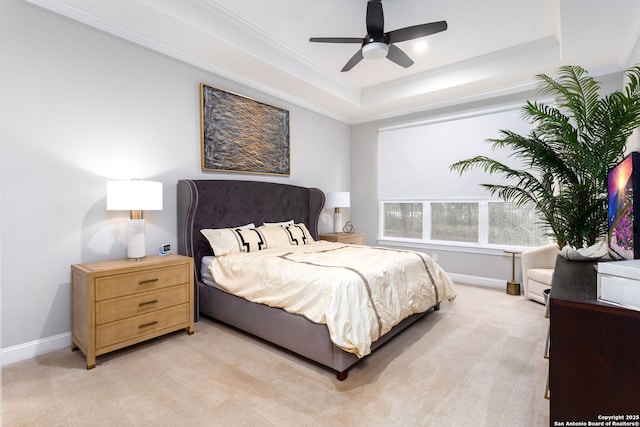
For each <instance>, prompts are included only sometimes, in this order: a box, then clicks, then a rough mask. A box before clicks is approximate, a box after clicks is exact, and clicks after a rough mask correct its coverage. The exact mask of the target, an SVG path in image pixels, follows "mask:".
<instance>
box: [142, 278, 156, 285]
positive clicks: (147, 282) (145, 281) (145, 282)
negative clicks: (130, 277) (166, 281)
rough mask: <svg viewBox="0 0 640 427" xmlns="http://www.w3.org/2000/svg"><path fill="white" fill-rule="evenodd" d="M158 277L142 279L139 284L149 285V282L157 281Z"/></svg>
mask: <svg viewBox="0 0 640 427" xmlns="http://www.w3.org/2000/svg"><path fill="white" fill-rule="evenodd" d="M157 281H158V279H149V280H141V281H140V282H138V285H148V284H149V283H154V282H157Z"/></svg>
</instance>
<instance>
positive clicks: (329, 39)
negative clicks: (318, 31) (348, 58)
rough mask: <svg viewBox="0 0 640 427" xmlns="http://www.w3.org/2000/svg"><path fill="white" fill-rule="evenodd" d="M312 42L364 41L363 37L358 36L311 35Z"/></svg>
mask: <svg viewBox="0 0 640 427" xmlns="http://www.w3.org/2000/svg"><path fill="white" fill-rule="evenodd" d="M309 41H310V42H317V43H362V38H356V37H311V38H310V39H309Z"/></svg>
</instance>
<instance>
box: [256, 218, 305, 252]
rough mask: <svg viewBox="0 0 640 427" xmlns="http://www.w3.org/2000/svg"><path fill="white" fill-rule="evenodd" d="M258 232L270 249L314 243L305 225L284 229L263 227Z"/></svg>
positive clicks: (300, 224) (292, 225) (295, 225)
mask: <svg viewBox="0 0 640 427" xmlns="http://www.w3.org/2000/svg"><path fill="white" fill-rule="evenodd" d="M257 230H259V231H260V233H261V234H262V235H263V236H264V238H265V240H266V242H267V247H268V248H284V247H287V246H296V245H306V244H308V243H311V242H313V241H314V240H313V237H312V236H311V233H309V230H308V229H307V227H306V226H305V225H304V224H303V223H299V224H291V225H287V226H283V227H273V226H262V227H258V228H257Z"/></svg>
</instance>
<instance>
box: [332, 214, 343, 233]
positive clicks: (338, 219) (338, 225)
mask: <svg viewBox="0 0 640 427" xmlns="http://www.w3.org/2000/svg"><path fill="white" fill-rule="evenodd" d="M333 232H334V233H340V232H342V212H338V211H337V209H336V212H334V213H333Z"/></svg>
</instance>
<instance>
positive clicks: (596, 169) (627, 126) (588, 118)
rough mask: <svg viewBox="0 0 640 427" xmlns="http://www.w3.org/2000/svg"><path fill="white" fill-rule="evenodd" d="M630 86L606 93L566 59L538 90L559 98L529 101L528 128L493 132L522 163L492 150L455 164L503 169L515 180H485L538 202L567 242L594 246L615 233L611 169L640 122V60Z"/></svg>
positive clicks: (509, 194)
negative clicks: (510, 162)
mask: <svg viewBox="0 0 640 427" xmlns="http://www.w3.org/2000/svg"><path fill="white" fill-rule="evenodd" d="M625 75H626V84H625V87H624V90H622V91H615V92H613V93H611V94H609V95H606V96H601V95H600V84H599V83H598V82H597V81H596V80H595V79H593V78H592V77H590V76H589V75H588V73H587V72H586V71H585V70H584V69H583V68H581V67H578V66H564V67H561V68H560V69H559V71H558V75H557V77H556V78H552V77H550V76H548V75H546V74H539V75H537V76H536V79H537V80H538V92H539V94H540V95H541V96H543V97H553V98H554V101H555V102H554V104H553V105H547V104H545V103H542V102H537V101H536V102H531V101H528V102H527V103H526V105H525V106H524V107H523V117H524V118H525V119H528V120H529V121H530V122H531V123H533V124H534V128H533V130H531V131H530V133H529V134H528V135H519V134H517V133H515V132H511V131H508V130H501V131H500V134H501V137H500V138H497V139H489V140H487V142H489V143H491V144H492V145H493V147H494V148H498V147H499V148H505V147H506V148H509V149H511V150H512V151H513V156H514V157H515V158H518V159H520V160H521V162H522V166H523V169H514V168H512V167H509V166H507V165H505V164H503V163H501V162H499V161H496V160H493V159H491V158H489V157H486V156H476V157H473V158H470V159H466V160H461V161H459V162H456V163H454V164H453V165H451V169H452V170H455V171H458V172H459V173H460V174H462V173H464V172H465V171H468V170H471V169H474V168H480V169H483V170H484V171H485V172H488V173H490V174H501V175H503V176H504V177H505V178H507V179H508V181H507V182H508V184H481V185H482V186H484V187H485V188H486V189H487V190H488V191H489V192H490V193H491V194H492V195H495V196H497V197H498V198H500V199H502V200H504V201H508V202H515V203H517V204H526V203H533V204H534V206H535V208H536V210H537V212H538V214H539V215H540V218H541V221H542V222H543V225H545V226H546V227H548V229H549V230H550V234H551V235H552V236H553V237H554V238H555V240H556V241H557V243H558V246H559V247H561V248H562V247H563V246H565V245H570V246H573V247H576V248H582V247H585V246H591V245H593V244H595V243H596V242H597V241H598V240H599V239H601V238H602V237H603V236H605V235H606V233H607V173H608V171H609V170H611V169H612V168H613V167H614V166H615V165H616V164H617V163H619V162H620V161H621V160H622V159H623V158H624V154H625V147H626V143H627V139H628V138H629V136H630V135H631V133H632V132H633V130H634V129H635V128H637V127H638V126H640V66H634V67H632V68H630V69H628V70H627V71H626V72H625Z"/></svg>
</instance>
